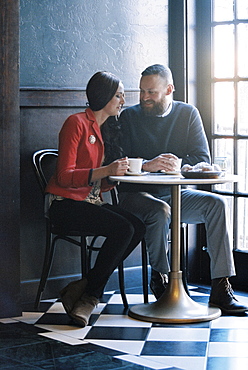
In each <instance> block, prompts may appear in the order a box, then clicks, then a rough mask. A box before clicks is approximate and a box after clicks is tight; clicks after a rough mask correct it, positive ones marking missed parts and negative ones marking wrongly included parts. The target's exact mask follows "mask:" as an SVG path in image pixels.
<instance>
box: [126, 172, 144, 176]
mask: <svg viewBox="0 0 248 370" xmlns="http://www.w3.org/2000/svg"><path fill="white" fill-rule="evenodd" d="M147 174H148V172H129V171H127V172H126V175H129V176H144V175H147Z"/></svg>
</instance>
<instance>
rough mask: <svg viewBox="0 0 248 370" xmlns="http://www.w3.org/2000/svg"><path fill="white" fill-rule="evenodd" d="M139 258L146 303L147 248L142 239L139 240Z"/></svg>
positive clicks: (146, 301)
mask: <svg viewBox="0 0 248 370" xmlns="http://www.w3.org/2000/svg"><path fill="white" fill-rule="evenodd" d="M141 258H142V282H143V296H144V303H148V269H147V250H146V242H145V240H144V239H142V241H141Z"/></svg>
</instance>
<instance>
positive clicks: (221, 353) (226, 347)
mask: <svg viewBox="0 0 248 370" xmlns="http://www.w3.org/2000/svg"><path fill="white" fill-rule="evenodd" d="M208 356H209V357H244V358H248V341H247V343H240V342H239V343H235V342H228V343H227V342H218V343H217V342H211V343H209V351H208Z"/></svg>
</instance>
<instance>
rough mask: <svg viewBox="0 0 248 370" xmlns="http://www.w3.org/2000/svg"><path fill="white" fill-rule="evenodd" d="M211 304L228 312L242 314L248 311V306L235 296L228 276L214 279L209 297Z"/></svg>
mask: <svg viewBox="0 0 248 370" xmlns="http://www.w3.org/2000/svg"><path fill="white" fill-rule="evenodd" d="M209 304H210V306H214V307H219V308H220V309H221V311H223V312H224V313H227V314H242V313H244V312H246V311H248V307H246V306H243V305H242V304H240V303H239V301H238V300H237V298H235V297H234V294H233V290H232V286H231V284H230V283H229V280H228V278H221V279H213V280H212V289H211V294H210V298H209Z"/></svg>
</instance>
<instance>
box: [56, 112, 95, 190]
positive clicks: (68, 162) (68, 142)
mask: <svg viewBox="0 0 248 370" xmlns="http://www.w3.org/2000/svg"><path fill="white" fill-rule="evenodd" d="M84 131H85V130H84V125H82V124H81V123H80V120H79V118H78V116H75V115H72V116H70V117H68V118H67V120H66V121H65V123H64V125H63V127H62V129H61V131H60V134H59V156H58V162H57V181H58V184H59V185H60V186H62V187H66V188H68V187H74V188H78V187H82V186H88V181H89V175H90V170H91V168H90V166H89V167H88V168H87V162H85V163H86V166H85V168H84V166H80V167H81V168H77V163H78V160H79V158H78V150H79V146H82V145H83V141H84V138H85V136H86V133H85V132H84ZM81 161H82V159H81Z"/></svg>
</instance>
